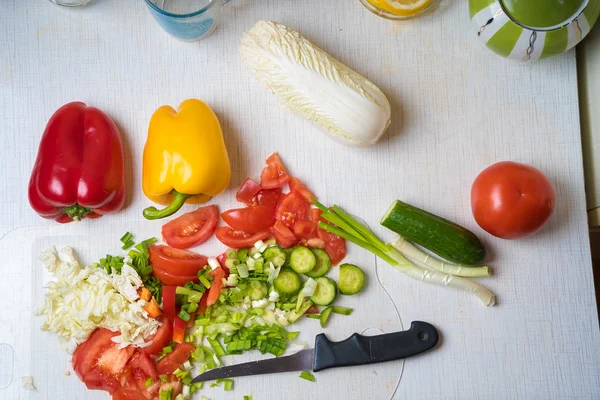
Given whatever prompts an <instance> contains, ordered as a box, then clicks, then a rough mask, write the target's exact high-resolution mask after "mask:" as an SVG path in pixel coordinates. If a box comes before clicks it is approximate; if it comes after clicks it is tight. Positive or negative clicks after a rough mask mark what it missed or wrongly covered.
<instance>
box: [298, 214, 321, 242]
mask: <svg viewBox="0 0 600 400" xmlns="http://www.w3.org/2000/svg"><path fill="white" fill-rule="evenodd" d="M316 234H317V223H316V222H315V221H307V220H303V219H301V220H300V221H296V223H295V224H294V236H296V237H297V238H298V239H306V240H308V239H311V238H313V237H315V236H316Z"/></svg>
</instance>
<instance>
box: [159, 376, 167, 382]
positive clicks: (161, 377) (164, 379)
mask: <svg viewBox="0 0 600 400" xmlns="http://www.w3.org/2000/svg"><path fill="white" fill-rule="evenodd" d="M159 378H160V381H161V382H162V383H167V381H168V380H169V376H168V375H159Z"/></svg>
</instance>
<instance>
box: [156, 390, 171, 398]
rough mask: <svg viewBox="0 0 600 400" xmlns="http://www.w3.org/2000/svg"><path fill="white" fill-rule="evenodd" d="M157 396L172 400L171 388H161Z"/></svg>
mask: <svg viewBox="0 0 600 400" xmlns="http://www.w3.org/2000/svg"><path fill="white" fill-rule="evenodd" d="M159 398H160V400H173V388H169V390H161V391H160V395H159Z"/></svg>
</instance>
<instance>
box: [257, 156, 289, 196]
mask: <svg viewBox="0 0 600 400" xmlns="http://www.w3.org/2000/svg"><path fill="white" fill-rule="evenodd" d="M266 162H267V166H266V167H265V168H264V169H263V171H262V173H261V174H260V186H261V187H262V188H263V189H274V188H280V187H282V186H283V185H285V184H286V183H288V182H289V180H290V177H289V175H288V174H287V172H286V170H285V168H284V166H283V163H282V162H281V160H280V159H279V155H278V154H277V152H275V153H273V154H271V155H270V156H269V158H267V161H266Z"/></svg>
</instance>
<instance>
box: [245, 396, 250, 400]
mask: <svg viewBox="0 0 600 400" xmlns="http://www.w3.org/2000/svg"><path fill="white" fill-rule="evenodd" d="M244 400H252V396H244Z"/></svg>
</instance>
